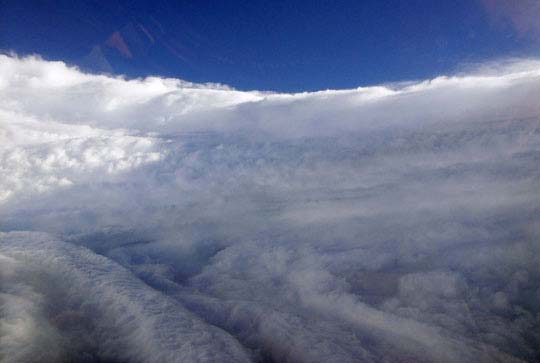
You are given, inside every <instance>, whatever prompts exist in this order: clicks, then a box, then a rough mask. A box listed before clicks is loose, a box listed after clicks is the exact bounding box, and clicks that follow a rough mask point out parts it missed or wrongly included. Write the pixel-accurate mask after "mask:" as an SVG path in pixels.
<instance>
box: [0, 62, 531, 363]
mask: <svg viewBox="0 0 540 363" xmlns="http://www.w3.org/2000/svg"><path fill="white" fill-rule="evenodd" d="M538 99H540V62H539V61H536V60H527V59H525V60H519V61H512V62H505V63H500V64H490V65H486V66H484V67H481V68H479V70H477V71H473V72H470V73H469V74H463V75H459V76H452V77H446V76H441V77H438V78H436V79H433V80H428V81H424V82H418V83H406V84H394V85H381V86H377V87H367V88H358V89H352V90H340V91H336V90H327V91H320V92H313V93H299V94H277V93H270V92H259V91H252V92H241V91H237V90H233V89H230V88H228V87H226V86H223V85H218V84H205V85H200V84H192V83H189V82H184V81H180V80H175V79H163V78H157V77H150V78H146V79H135V80H126V79H123V78H112V77H107V76H99V75H90V74H84V73H81V72H80V71H79V70H77V69H76V68H72V67H68V66H66V65H65V64H64V63H62V62H48V61H44V60H42V59H39V58H37V57H28V58H18V57H16V56H0V175H1V176H2V177H1V178H0V231H1V232H2V234H1V235H0V279H1V284H0V304H1V307H0V309H1V312H2V314H1V317H0V338H1V340H0V360H1V361H2V362H6V363H7V362H9V363H11V362H31V361H59V362H63V361H66V362H69V361H77V362H98V361H104V360H107V361H119V362H125V361H127V362H177V361H185V362H214V361H220V362H227V361H230V362H242V361H246V362H248V361H253V362H398V361H399V362H535V361H539V358H538V357H539V356H540V355H539V354H540V351H539V350H538V346H540V334H539V333H538V332H539V331H540V318H539V317H540V283H539V282H538V281H540V244H539V241H540V217H539V216H540V193H539V191H540V167H539V165H540V103H538V102H537V100H538ZM51 347H52V348H51ZM53 348H54V349H53Z"/></svg>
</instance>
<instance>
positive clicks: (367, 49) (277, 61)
mask: <svg viewBox="0 0 540 363" xmlns="http://www.w3.org/2000/svg"><path fill="white" fill-rule="evenodd" d="M535 3H536V5H538V2H537V1H535V0H524V1H522V2H520V4H521V5H515V4H514V5H512V2H511V1H508V0H455V1H428V0H410V1H397V0H390V1H380V0H367V1H348V0H343V1H319V0H310V1H304V0H300V1H270V2H268V1H258V0H255V1H241V0H231V1H170V0H156V1H119V0H112V1H47V0H45V1H14V0H7V1H4V2H3V5H0V21H1V24H2V25H3V26H2V28H3V29H2V31H1V32H0V48H1V49H2V50H3V51H4V52H5V51H14V52H16V53H18V54H29V53H37V54H40V55H42V56H43V57H44V58H46V59H58V60H63V61H67V62H69V63H72V64H76V65H79V66H80V67H82V68H83V69H86V70H90V71H93V72H108V73H113V74H126V75H128V76H129V77H134V76H145V75H149V74H156V75H162V76H173V77H178V78H182V79H186V80H189V81H194V82H220V83H225V84H228V85H231V86H233V87H236V88H239V89H265V90H275V91H302V90H316V89H327V88H334V89H335V88H338V89H339V88H351V87H357V86H360V85H370V84H377V83H381V82H390V81H400V80H411V79H421V78H427V77H433V76H436V75H439V74H442V73H452V72H455V71H459V70H460V69H461V68H462V67H464V66H466V65H467V64H469V63H478V62H484V61H486V60H494V59H500V58H504V57H514V56H519V57H523V56H537V55H538V54H539V53H540V42H539V41H538V35H539V33H538V28H535V25H534V19H533V20H529V22H528V20H527V14H532V15H534V12H535V11H537V10H538V6H536V5H535ZM520 7H521V8H523V9H518V8H520ZM527 7H528V9H527ZM531 9H532V10H531ZM518 10H519V11H518ZM537 15H538V12H537Z"/></svg>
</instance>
